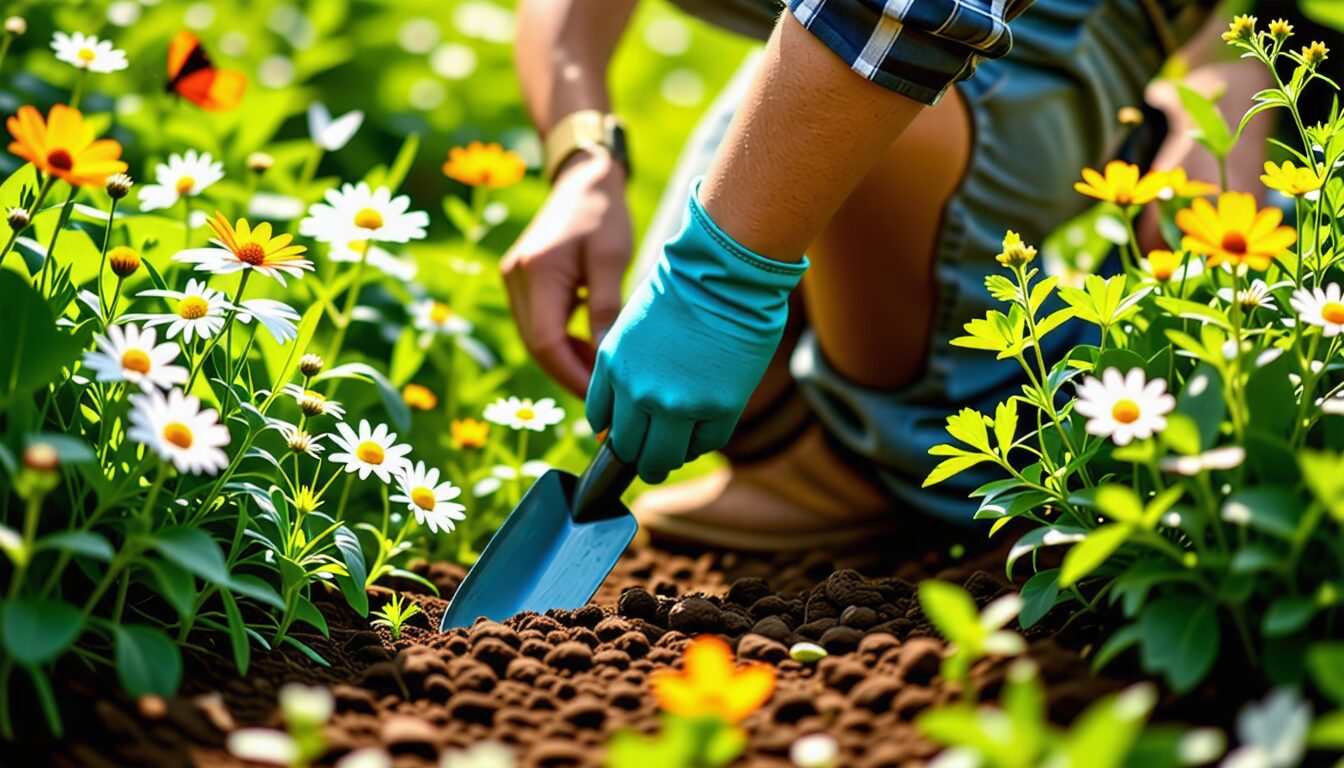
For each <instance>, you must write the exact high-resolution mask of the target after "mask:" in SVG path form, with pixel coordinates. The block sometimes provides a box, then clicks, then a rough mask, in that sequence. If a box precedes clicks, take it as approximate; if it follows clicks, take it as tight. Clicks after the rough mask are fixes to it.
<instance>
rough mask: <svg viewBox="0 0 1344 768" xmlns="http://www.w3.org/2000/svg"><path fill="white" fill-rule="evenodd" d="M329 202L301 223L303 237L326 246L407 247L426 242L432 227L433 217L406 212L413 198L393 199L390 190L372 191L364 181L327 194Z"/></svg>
mask: <svg viewBox="0 0 1344 768" xmlns="http://www.w3.org/2000/svg"><path fill="white" fill-rule="evenodd" d="M325 199H326V202H323V203H314V204H313V206H312V207H310V208H309V209H308V217H307V218H305V219H304V220H303V221H301V222H299V234H301V235H306V236H308V237H312V238H316V239H317V240H320V241H321V242H324V243H352V242H364V241H367V240H378V241H380V242H384V243H405V242H408V241H411V240H420V239H422V238H424V236H425V227H427V226H429V214H427V213H425V212H424V211H408V210H406V209H407V208H409V207H410V205H411V198H409V197H407V196H406V195H400V196H398V197H392V192H391V190H389V189H388V188H387V187H378V188H377V189H374V190H370V189H369V185H368V184H366V183H364V182H362V181H361V182H360V183H358V184H345V185H343V186H342V187H341V188H340V189H339V190H335V189H329V190H327V194H326V196H325Z"/></svg>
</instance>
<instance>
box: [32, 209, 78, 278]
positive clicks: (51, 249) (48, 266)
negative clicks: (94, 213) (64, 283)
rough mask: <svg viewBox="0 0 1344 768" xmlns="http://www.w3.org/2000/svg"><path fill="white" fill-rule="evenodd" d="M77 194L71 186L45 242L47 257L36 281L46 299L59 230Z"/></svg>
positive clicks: (62, 226)
mask: <svg viewBox="0 0 1344 768" xmlns="http://www.w3.org/2000/svg"><path fill="white" fill-rule="evenodd" d="M77 194H79V187H77V186H75V185H74V184H71V185H70V196H69V197H67V198H66V199H65V203H64V205H62V206H61V214H60V217H59V219H58V220H57V222H56V228H55V229H53V230H52V231H51V240H49V241H48V242H47V257H46V258H45V259H43V260H42V268H41V269H39V270H38V271H37V276H38V280H40V281H41V291H42V295H43V296H45V297H47V298H51V296H50V295H48V294H47V278H48V276H49V275H51V274H52V273H53V272H55V271H56V270H55V268H53V267H52V263H53V262H55V261H56V241H57V240H58V239H59V238H60V236H61V230H62V229H65V222H66V220H67V218H66V212H67V211H69V210H70V204H71V203H73V202H74V200H75V195H77ZM52 287H53V288H54V287H55V286H54V285H53V286H52Z"/></svg>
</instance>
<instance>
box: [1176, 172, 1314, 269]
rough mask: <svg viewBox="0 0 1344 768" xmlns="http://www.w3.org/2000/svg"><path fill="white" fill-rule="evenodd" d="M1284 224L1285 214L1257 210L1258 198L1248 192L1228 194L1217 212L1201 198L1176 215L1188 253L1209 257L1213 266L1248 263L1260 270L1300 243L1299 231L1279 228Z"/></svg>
mask: <svg viewBox="0 0 1344 768" xmlns="http://www.w3.org/2000/svg"><path fill="white" fill-rule="evenodd" d="M1282 221H1283V212H1282V211H1280V210H1279V209H1278V208H1272V207H1271V208H1265V209H1264V210H1257V207H1256V203H1255V197H1254V196H1252V195H1250V194H1249V193H1246V192H1224V193H1223V194H1222V196H1221V197H1219V198H1218V207H1217V209H1215V208H1214V207H1213V205H1212V204H1211V203H1210V202H1209V201H1208V200H1204V199H1202V198H1201V199H1198V200H1196V201H1194V203H1193V204H1191V206H1190V207H1189V208H1186V209H1185V210H1182V211H1179V212H1177V214H1176V225H1177V226H1179V227H1180V228H1181V231H1182V232H1184V233H1185V237H1184V238H1183V239H1182V240H1181V246H1182V247H1183V248H1185V250H1187V251H1190V252H1191V253H1199V254H1203V255H1205V256H1207V257H1208V263H1209V266H1210V267H1216V266H1218V265H1220V264H1223V263H1228V264H1232V265H1233V266H1241V265H1242V264H1245V265H1246V266H1247V267H1249V268H1251V269H1254V270H1257V271H1261V270H1265V269H1268V268H1269V264H1270V262H1271V261H1272V260H1273V259H1274V256H1275V255H1277V254H1278V253H1280V252H1281V251H1283V250H1284V249H1286V248H1287V247H1288V246H1290V245H1292V244H1293V243H1295V242H1297V230H1295V229H1293V228H1292V227H1281V226H1279V223H1280V222H1282Z"/></svg>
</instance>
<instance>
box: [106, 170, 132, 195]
mask: <svg viewBox="0 0 1344 768" xmlns="http://www.w3.org/2000/svg"><path fill="white" fill-rule="evenodd" d="M134 185H135V182H134V181H132V180H131V177H130V176H127V175H126V174H124V173H114V174H112V175H111V176H108V177H107V196H108V197H110V198H112V199H113V200H120V199H122V198H123V197H125V196H127V195H129V194H130V193H131V187H132V186H134Z"/></svg>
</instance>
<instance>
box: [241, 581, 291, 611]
mask: <svg viewBox="0 0 1344 768" xmlns="http://www.w3.org/2000/svg"><path fill="white" fill-rule="evenodd" d="M228 590H229V591H230V592H233V593H235V594H238V595H242V596H243V597H248V598H251V599H253V600H256V601H257V602H259V603H265V604H266V605H269V606H271V607H272V608H278V609H280V610H284V609H285V600H284V598H282V597H280V593H278V592H276V591H275V589H274V588H273V587H271V585H270V584H267V583H266V582H264V581H262V580H261V579H260V578H258V577H256V576H253V575H252V574H250V573H236V574H234V575H233V577H232V578H230V579H229V584H228Z"/></svg>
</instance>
